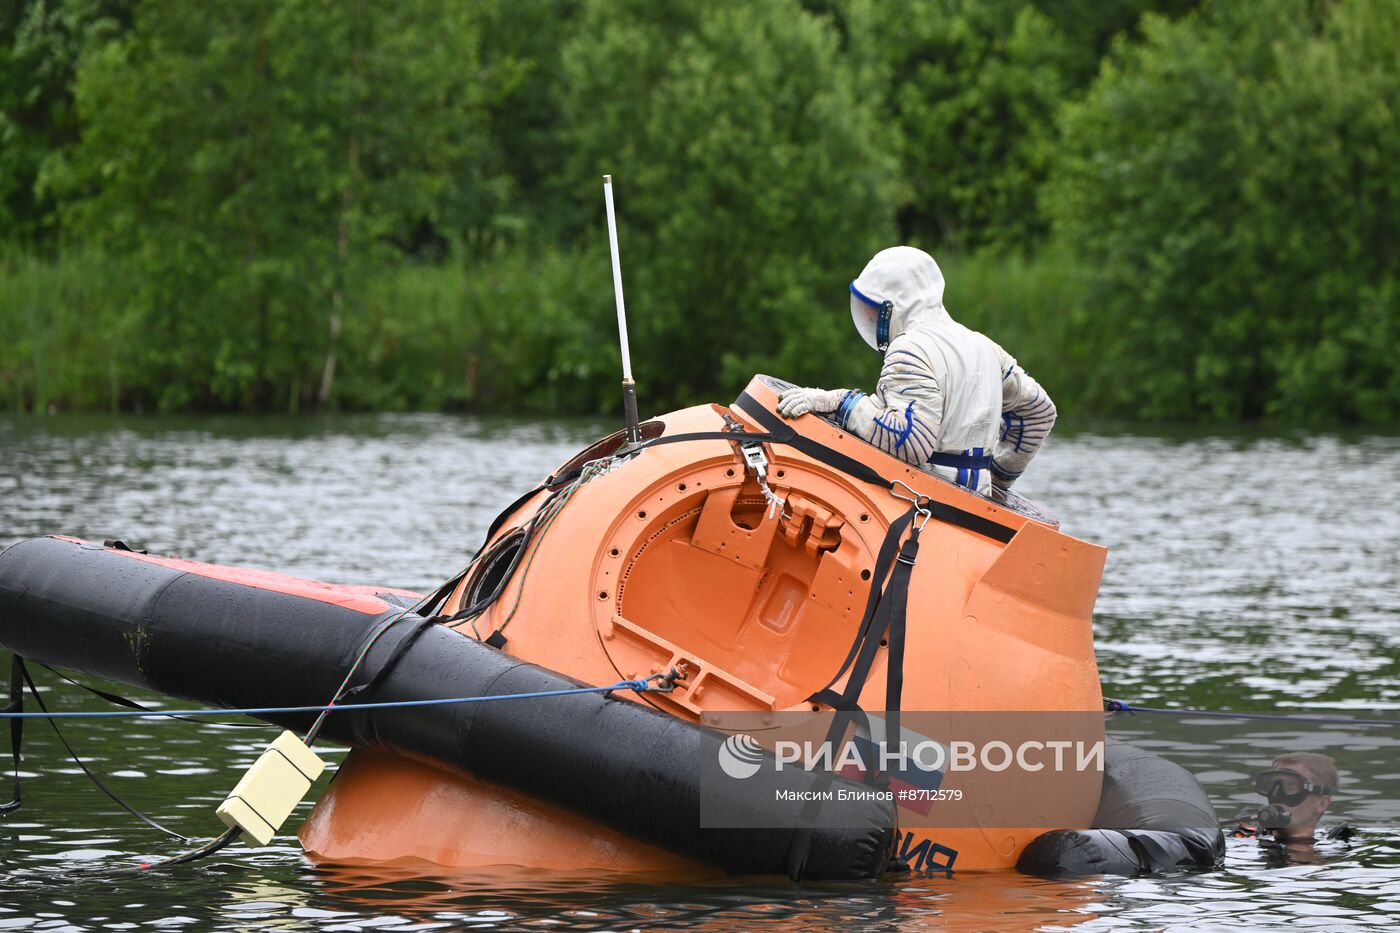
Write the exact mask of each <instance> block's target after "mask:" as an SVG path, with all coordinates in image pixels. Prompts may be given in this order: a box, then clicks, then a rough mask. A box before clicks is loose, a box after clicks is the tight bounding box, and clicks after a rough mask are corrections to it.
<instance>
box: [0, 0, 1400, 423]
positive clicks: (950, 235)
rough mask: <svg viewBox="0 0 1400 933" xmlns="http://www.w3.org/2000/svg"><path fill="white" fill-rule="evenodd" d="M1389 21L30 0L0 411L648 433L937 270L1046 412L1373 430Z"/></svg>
mask: <svg viewBox="0 0 1400 933" xmlns="http://www.w3.org/2000/svg"><path fill="white" fill-rule="evenodd" d="M1397 107H1400V4H1396V3H1393V2H1391V0H1261V2H1259V3H1256V4H1248V5H1244V4H1235V3H1229V2H1224V0H1217V2H1210V0H1206V2H1199V0H899V2H886V0H805V2H803V0H764V2H755V0H714V2H710V3H705V4H696V3H688V2H684V0H645V2H644V0H481V2H477V3H472V4H461V3H456V2H453V0H400V2H397V3H393V4H382V3H370V2H367V0H345V2H339V3H331V2H326V0H248V2H245V3H238V4H214V5H209V6H206V7H202V8H201V12H200V14H199V15H198V16H191V15H190V8H189V6H188V4H183V3H178V2H176V0H15V2H14V3H11V4H8V5H6V6H5V7H4V8H3V9H0V334H3V335H4V340H3V341H0V408H9V409H19V410H38V411H44V410H62V409H65V408H114V409H115V408H137V409H141V408H163V409H247V410H267V409H283V410H286V409H291V410H297V409H304V408H311V407H317V408H325V407H348V408H465V409H477V410H533V411H551V412H582V411H598V410H605V409H609V408H611V407H613V406H614V405H615V404H616V400H617V399H616V397H617V393H616V391H615V384H616V379H617V371H616V368H617V355H616V348H615V336H614V333H613V322H612V294H611V283H610V276H609V272H608V260H607V251H606V238H605V233H604V230H603V226H602V211H601V197H600V194H601V191H600V186H599V182H600V176H601V175H602V174H604V173H612V174H614V175H615V176H616V178H617V183H618V209H619V219H620V224H621V234H620V238H621V243H622V250H623V259H624V271H625V280H626V284H627V293H628V299H629V307H630V308H631V310H632V312H633V334H632V337H633V339H632V344H633V356H634V361H635V364H636V368H637V371H638V377H639V380H640V382H641V384H642V392H643V396H644V399H645V402H646V405H647V407H648V408H663V407H667V406H670V405H673V404H677V403H685V402H692V401H697V400H702V399H706V398H728V397H730V396H732V395H733V394H734V392H735V391H736V390H737V389H738V388H739V386H740V385H741V384H742V383H743V381H744V380H745V379H746V378H747V375H748V374H749V373H751V372H753V371H756V370H767V371H772V372H777V373H781V374H783V375H786V376H788V377H789V378H793V379H797V380H800V381H804V382H809V383H813V384H828V385H829V384H857V383H868V382H869V380H870V379H871V378H872V377H873V372H874V368H875V360H874V359H873V358H872V357H871V356H869V354H868V353H865V352H863V348H862V345H861V344H860V343H859V342H858V341H857V340H856V339H855V337H854V335H853V333H852V332H851V330H850V325H849V316H848V314H847V312H846V298H845V283H846V282H847V281H849V279H850V278H851V277H853V276H854V275H855V274H856V273H857V272H858V271H859V269H860V267H861V265H863V263H864V261H865V260H866V259H867V258H868V257H869V255H870V254H871V253H872V252H873V251H874V250H876V249H878V248H879V247H881V246H883V245H887V244H890V243H894V242H911V243H914V244H916V245H920V246H924V247H926V248H929V249H931V250H933V251H934V252H935V254H936V255H937V256H938V257H939V258H940V261H941V262H942V263H943V265H944V267H945V272H946V274H947V277H948V280H949V296H948V304H949V307H950V309H951V310H952V312H953V313H954V315H955V316H956V317H958V318H959V319H960V320H963V321H964V322H965V323H967V324H969V325H971V326H974V327H978V328H980V329H983V330H986V331H987V332H989V333H991V334H992V335H993V336H994V337H996V338H997V339H998V340H999V341H1001V342H1002V343H1004V344H1005V345H1006V346H1007V347H1008V348H1009V349H1011V350H1012V352H1014V353H1015V354H1016V355H1017V356H1018V357H1019V358H1020V359H1021V360H1022V361H1023V362H1025V363H1026V364H1027V366H1028V367H1029V368H1031V369H1032V371H1033V372H1035V374H1036V375H1037V376H1038V377H1039V378H1040V379H1041V381H1042V382H1044V383H1045V384H1046V385H1047V386H1048V387H1049V388H1050V389H1051V391H1052V393H1053V394H1055V396H1056V397H1057V400H1058V401H1059V402H1060V407H1061V409H1062V410H1064V411H1066V412H1069V413H1071V414H1073V413H1080V414H1085V413H1087V414H1112V415H1126V416H1130V417H1150V418H1192V417H1195V418H1217V419H1228V418H1240V417H1260V416H1267V417H1277V418H1287V419H1313V420H1347V421H1369V422H1387V421H1391V420H1393V419H1394V418H1395V416H1396V414H1397V413H1398V412H1397V409H1400V377H1397V376H1396V375H1395V370H1394V369H1393V368H1392V367H1391V366H1390V365H1389V361H1390V360H1391V359H1392V358H1393V357H1394V356H1395V354H1396V352H1397V351H1400V345H1397V344H1400V337H1398V336H1397V324H1396V319H1397V310H1400V242H1397V241H1398V240H1400V225H1397V224H1396V223H1395V217H1396V216H1397V208H1400V203H1397V202H1400V124H1398V118H1397V112H1396V109H1397Z"/></svg>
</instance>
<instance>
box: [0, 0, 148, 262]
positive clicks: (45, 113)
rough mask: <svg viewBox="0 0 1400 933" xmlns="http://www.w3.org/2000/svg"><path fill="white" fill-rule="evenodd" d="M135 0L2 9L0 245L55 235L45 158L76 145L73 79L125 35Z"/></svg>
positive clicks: (51, 1) (40, 1)
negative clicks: (88, 58)
mask: <svg viewBox="0 0 1400 933" xmlns="http://www.w3.org/2000/svg"><path fill="white" fill-rule="evenodd" d="M133 2H134V0H9V2H7V3H4V4H0V241H4V240H9V241H10V242H12V243H20V244H26V245H29V246H31V247H33V246H37V245H40V244H45V245H46V244H48V243H50V242H52V241H53V240H54V239H55V238H56V233H57V204H56V203H55V200H54V198H53V196H52V193H51V192H49V191H47V190H46V186H45V184H44V180H43V169H44V163H45V161H46V160H47V159H48V158H49V157H50V156H51V155H53V154H54V153H56V152H62V151H64V150H66V149H68V148H69V147H71V146H72V145H74V144H75V143H76V142H77V141H78V134H79V121H78V115H77V111H76V108H75V107H74V104H73V77H74V74H75V72H76V71H77V68H78V62H79V61H80V60H81V58H82V56H83V54H84V53H85V52H86V51H87V50H88V49H89V48H91V47H92V46H93V45H95V44H97V43H100V42H102V41H105V40H106V39H109V38H111V37H113V36H115V35H118V34H120V33H121V32H122V31H123V30H124V29H125V28H126V27H127V25H128V24H129V22H130V18H131V7H132V6H133Z"/></svg>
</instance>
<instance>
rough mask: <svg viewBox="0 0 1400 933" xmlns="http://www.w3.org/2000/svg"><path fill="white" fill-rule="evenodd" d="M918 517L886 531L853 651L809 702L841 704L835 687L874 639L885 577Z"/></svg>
mask: <svg viewBox="0 0 1400 933" xmlns="http://www.w3.org/2000/svg"><path fill="white" fill-rule="evenodd" d="M915 514H916V513H915V512H914V510H913V509H910V510H909V511H908V512H906V513H905V514H904V515H901V516H900V517H899V518H897V519H895V520H894V521H892V522H890V530H889V531H888V532H886V534H885V540H884V541H883V542H882V543H881V544H880V553H879V554H878V555H877V556H876V558H875V569H874V570H873V571H872V572H871V576H870V595H869V596H868V597H867V598H866V600H865V612H864V614H862V615H861V620H860V625H859V626H858V627H857V628H856V637H855V640H854V641H852V642H851V648H850V650H849V651H847V652H846V659H845V660H844V661H842V662H841V667H840V668H838V669H837V671H836V674H835V675H834V676H833V677H832V678H831V681H830V682H829V683H827V685H826V686H825V687H823V688H822V689H820V690H818V691H817V692H816V693H814V694H812V695H811V696H810V697H808V698H807V702H809V703H825V704H826V705H827V706H832V707H834V706H836V705H837V701H838V700H839V698H840V696H839V694H837V693H836V692H835V690H834V689H833V688H834V687H835V686H836V682H837V681H838V680H840V679H841V677H842V675H844V674H845V673H846V671H847V670H849V669H850V667H851V664H852V662H854V661H855V660H856V656H857V655H858V654H859V653H860V649H861V646H862V645H864V644H865V641H866V639H867V638H869V636H870V629H871V627H872V626H873V625H874V624H875V610H876V608H877V607H878V606H879V604H880V600H881V597H882V596H883V595H884V587H885V578H886V577H887V576H889V573H890V568H891V567H892V566H894V562H895V561H894V558H895V555H896V554H897V553H898V551H899V541H900V539H901V538H903V537H904V531H905V529H907V528H908V527H909V523H910V522H912V521H913V520H914V515H915ZM877 637H878V636H877Z"/></svg>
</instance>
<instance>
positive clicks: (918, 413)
mask: <svg viewBox="0 0 1400 933" xmlns="http://www.w3.org/2000/svg"><path fill="white" fill-rule="evenodd" d="M851 317H852V319H853V320H854V321H855V325H856V330H857V331H859V333H860V335H861V337H863V338H865V342H866V343H868V344H870V346H872V347H874V348H875V349H876V350H879V351H880V352H881V353H882V354H883V355H884V365H883V366H882V367H881V369H880V380H879V382H878V383H877V384H876V387H875V392H874V394H873V395H866V394H865V393H864V392H861V391H859V390H856V389H810V388H793V389H788V390H787V391H785V392H784V393H783V394H782V397H781V398H780V399H779V403H778V413H779V414H781V415H782V416H783V417H785V418H796V417H799V416H801V415H804V414H806V413H808V412H815V413H817V414H823V415H831V416H832V417H833V420H835V422H836V423H837V424H839V425H840V426H841V427H842V428H844V429H845V430H847V431H850V432H851V433H852V434H855V435H856V436H858V437H860V438H863V439H864V440H867V441H869V442H870V443H872V444H874V445H875V446H877V447H879V448H880V449H882V450H885V451H887V452H889V453H891V454H893V455H894V456H896V457H899V458H900V459H901V460H904V461H906V462H908V463H912V464H916V465H918V466H921V467H923V468H925V469H928V470H930V471H932V472H933V473H935V474H936V475H938V476H941V477H942V478H944V479H946V480H949V481H951V482H954V483H957V484H958V485H959V486H964V487H966V488H967V489H970V490H973V491H975V492H980V493H983V494H985V493H987V492H988V491H989V487H991V486H997V487H1000V488H1001V489H1008V488H1010V486H1011V484H1012V483H1014V482H1015V481H1016V478H1017V477H1019V476H1020V475H1021V473H1022V472H1024V471H1025V469H1026V465H1027V464H1029V463H1030V461H1031V458H1032V457H1034V456H1035V452H1036V451H1037V450H1039V449H1040V445H1041V444H1043V443H1044V442H1045V438H1046V436H1047V435H1048V434H1049V433H1050V429H1051V428H1052V427H1054V424H1055V403H1054V402H1052V401H1051V400H1050V396H1049V395H1048V394H1047V393H1046V392H1045V390H1044V389H1042V388H1041V387H1040V385H1039V384H1037V383H1036V381H1035V380H1034V379H1032V378H1031V377H1030V376H1029V375H1027V374H1026V371H1025V370H1024V369H1022V368H1021V367H1020V366H1019V365H1018V364H1017V363H1016V360H1015V359H1013V358H1012V357H1011V355H1010V354H1008V353H1007V352H1006V351H1005V350H1003V349H1002V348H1001V347H1000V346H998V345H997V344H996V343H995V342H994V341H992V340H991V339H990V338H988V337H986V336H984V335H982V334H980V333H978V332H977V331H975V330H970V329H969V328H966V327H964V326H963V325H961V324H959V323H958V322H957V321H954V320H953V319H952V317H950V316H949V314H948V311H947V309H946V308H944V307H943V272H942V271H941V270H940V269H939V268H938V263H936V262H935V261H934V259H933V257H932V256H930V255H929V254H928V253H926V252H924V251H923V250H920V249H915V248H913V247H911V246H894V247H891V248H890V249H886V250H881V251H880V252H879V253H876V254H875V258H873V259H871V260H870V262H869V264H867V265H866V267H865V271H863V272H862V273H861V274H860V276H859V277H858V278H857V279H856V280H855V281H854V282H852V283H851Z"/></svg>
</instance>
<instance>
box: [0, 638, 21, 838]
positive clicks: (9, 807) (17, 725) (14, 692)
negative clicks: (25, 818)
mask: <svg viewBox="0 0 1400 933" xmlns="http://www.w3.org/2000/svg"><path fill="white" fill-rule="evenodd" d="M5 712H7V713H22V712H24V662H23V661H21V660H20V657H19V655H17V654H12V655H10V702H9V705H8V706H6V707H5ZM23 744H24V720H23V719H11V720H10V755H11V757H12V758H13V759H14V766H15V790H14V794H15V796H14V798H13V799H12V800H10V801H8V802H6V803H3V804H0V814H5V813H14V812H15V811H16V810H18V809H19V799H20V787H19V785H20V781H19V758H20V748H21V746H22V745H23Z"/></svg>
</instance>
